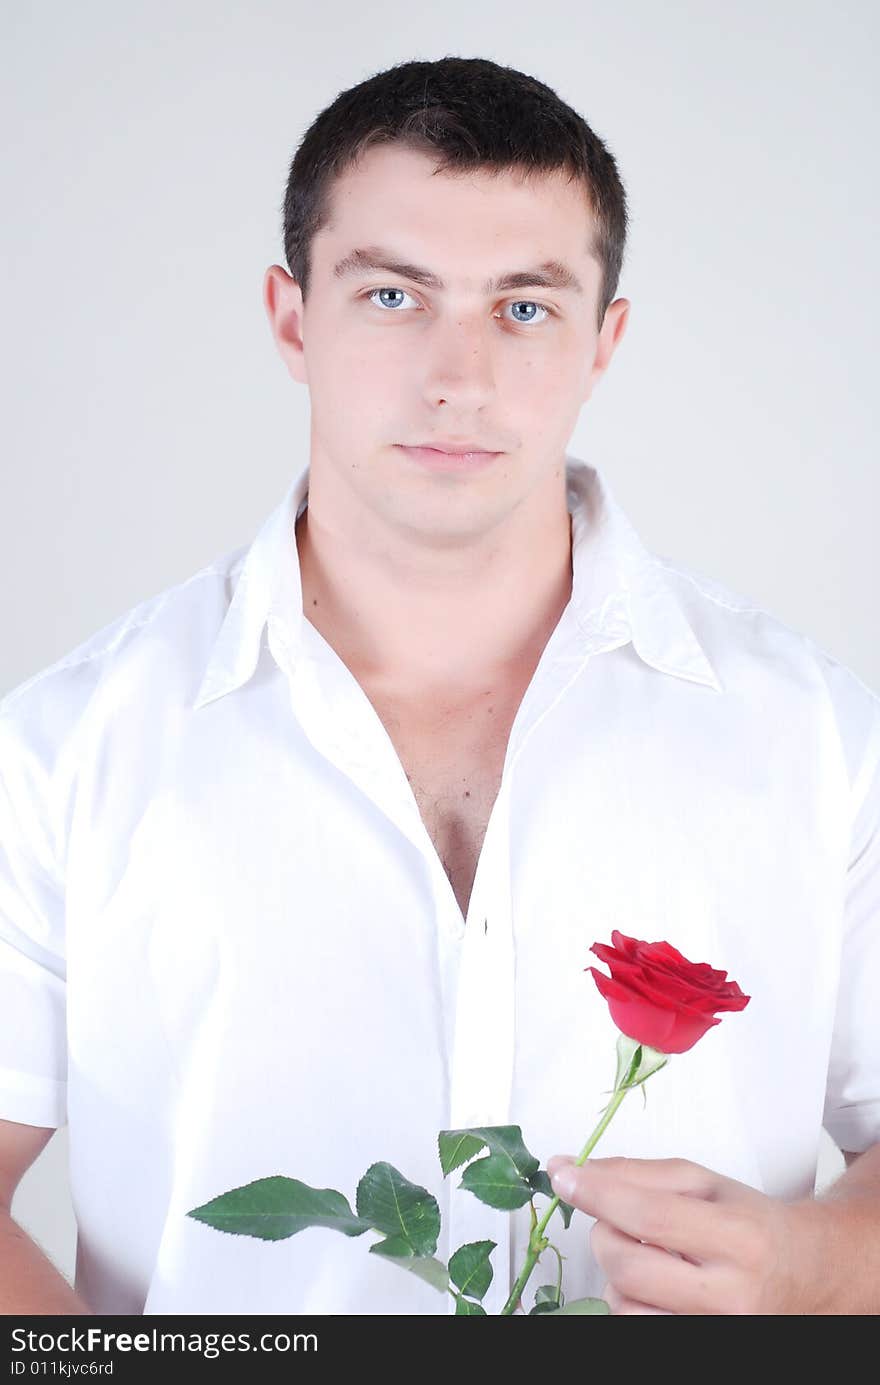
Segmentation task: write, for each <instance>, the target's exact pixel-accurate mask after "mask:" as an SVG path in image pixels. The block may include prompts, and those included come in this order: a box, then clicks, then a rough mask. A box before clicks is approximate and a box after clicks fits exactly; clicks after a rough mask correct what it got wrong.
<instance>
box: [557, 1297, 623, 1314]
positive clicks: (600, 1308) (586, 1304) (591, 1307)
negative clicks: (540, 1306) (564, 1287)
mask: <svg viewBox="0 0 880 1385" xmlns="http://www.w3.org/2000/svg"><path fill="white" fill-rule="evenodd" d="M551 1311H552V1312H553V1313H555V1314H556V1315H557V1316H558V1315H559V1314H560V1313H594V1314H602V1313H610V1312H611V1309H610V1308H609V1307H608V1304H607V1303H606V1302H605V1300H604V1298H576V1299H572V1300H571V1301H570V1302H569V1303H566V1305H565V1307H564V1308H554V1309H552V1310H551Z"/></svg>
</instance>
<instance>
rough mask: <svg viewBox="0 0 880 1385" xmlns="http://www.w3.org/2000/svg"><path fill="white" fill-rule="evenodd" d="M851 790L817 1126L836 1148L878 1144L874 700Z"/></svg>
mask: <svg viewBox="0 0 880 1385" xmlns="http://www.w3.org/2000/svg"><path fill="white" fill-rule="evenodd" d="M870 696H871V699H872V701H871V703H870V713H871V716H870V720H869V731H868V736H867V753H866V754H865V755H864V757H863V759H862V762H861V767H860V769H859V771H858V774H857V776H856V779H855V782H854V785H853V799H854V826H853V830H852V836H851V844H850V859H849V866H848V869H847V876H846V882H845V898H844V919H843V937H842V945H841V966H840V983H839V990H838V996H837V1010H836V1015H835V1022H834V1034H833V1038H832V1046H831V1057H830V1063H829V1068H828V1080H827V1086H826V1092H825V1112H824V1117H823V1125H824V1126H825V1129H826V1130H827V1131H828V1133H829V1134H830V1136H831V1138H832V1139H833V1140H834V1141H835V1142H836V1144H837V1145H838V1146H839V1148H840V1149H845V1150H849V1151H852V1152H853V1153H856V1154H861V1153H863V1152H864V1151H865V1150H866V1149H868V1148H869V1146H871V1145H873V1144H877V1143H880V698H877V697H876V696H875V695H874V694H871V695H870Z"/></svg>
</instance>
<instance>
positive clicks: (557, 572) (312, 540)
mask: <svg viewBox="0 0 880 1385" xmlns="http://www.w3.org/2000/svg"><path fill="white" fill-rule="evenodd" d="M296 542H297V550H298V554H299V565H300V574H301V578H302V591H303V612H304V614H305V616H306V618H307V619H308V620H309V621H310V622H311V623H312V625H314V626H315V628H316V629H317V630H318V631H319V633H320V634H321V635H322V636H323V638H324V639H325V640H326V641H327V643H328V644H329V645H330V646H331V647H332V648H333V649H334V650H335V651H336V653H337V654H338V655H339V657H340V658H341V659H342V660H343V662H344V663H345V664H346V665H347V666H348V668H349V669H350V670H351V672H352V673H353V674H354V676H355V677H356V678H357V679H358V680H359V681H361V682H362V683H364V684H365V685H366V684H369V686H370V687H373V688H377V689H379V688H381V689H384V690H385V691H387V692H389V693H394V694H399V695H400V696H406V695H410V694H411V695H412V696H414V697H418V696H420V695H424V694H427V693H434V694H442V695H444V696H446V697H447V698H449V699H451V700H455V698H456V697H457V696H459V695H460V697H461V700H462V702H467V700H468V699H469V698H470V697H472V696H479V695H481V694H482V693H484V692H485V690H486V688H487V687H488V686H490V684H494V685H496V686H497V685H499V684H502V683H510V682H519V681H523V672H524V671H526V675H527V676H526V677H525V679H524V681H525V683H527V682H528V681H529V679H530V677H531V672H532V671H533V670H534V668H535V666H536V665H537V662H538V660H539V658H540V656H541V652H542V650H543V649H544V646H545V645H546V643H547V641H548V639H549V638H550V636H551V634H552V633H553V630H554V629H555V628H556V625H557V624H558V622H559V619H560V617H561V615H562V612H563V611H564V609H565V607H566V606H567V604H568V602H569V600H570V597H571V585H572V570H571V517H570V515H569V514H568V511H567V509H565V508H562V509H561V510H560V511H559V512H558V513H556V514H554V515H553V516H552V522H550V523H549V524H548V523H545V524H544V525H543V526H542V528H541V530H540V533H532V534H531V535H530V537H529V540H528V541H526V540H525V539H524V538H521V539H520V540H518V541H516V542H511V543H509V544H507V545H505V544H504V543H498V542H496V543H495V544H494V545H492V546H491V547H489V546H486V547H484V548H483V549H482V551H480V550H478V549H476V550H473V551H471V552H469V553H467V554H463V553H462V552H461V551H458V552H456V553H449V554H448V555H447V556H448V563H447V565H446V568H445V570H443V571H438V569H437V566H436V563H433V562H432V563H430V564H420V562H419V555H418V554H417V553H414V552H407V551H405V550H401V551H398V552H394V553H390V552H389V551H388V549H387V548H383V549H382V550H381V551H380V552H377V551H376V550H375V549H372V548H371V546H370V545H369V544H359V543H358V542H357V541H356V539H354V538H351V539H350V540H347V539H346V537H345V536H344V535H342V534H340V533H339V532H338V529H337V528H336V527H334V526H333V525H324V524H323V523H322V517H321V515H320V513H316V514H314V515H311V516H310V512H309V509H308V508H307V509H306V510H304V511H303V513H302V514H301V515H300V517H299V518H298V520H297V522H296ZM435 558H436V555H435V554H432V555H431V559H432V560H433V559H435Z"/></svg>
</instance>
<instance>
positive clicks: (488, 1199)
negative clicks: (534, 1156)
mask: <svg viewBox="0 0 880 1385" xmlns="http://www.w3.org/2000/svg"><path fill="white" fill-rule="evenodd" d="M459 1187H460V1188H466V1189H467V1191H468V1192H469V1193H473V1194H474V1197H478V1198H479V1199H480V1201H481V1202H485V1203H486V1204H487V1205H488V1206H489V1207H497V1208H500V1210H501V1211H504V1212H510V1211H513V1209H514V1208H515V1207H523V1206H525V1204H526V1203H527V1202H529V1201H531V1197H532V1193H533V1191H534V1190H533V1188H532V1186H531V1184H530V1183H527V1182H526V1180H525V1179H524V1178H520V1176H519V1174H518V1173H517V1172H516V1170H515V1169H514V1167H513V1165H512V1164H511V1162H510V1160H509V1159H508V1157H507V1155H506V1154H490V1155H488V1156H487V1157H486V1158H485V1159H478V1160H477V1161H476V1163H474V1164H468V1166H467V1168H466V1169H465V1171H464V1175H463V1177H462V1180H461V1183H460V1184H459Z"/></svg>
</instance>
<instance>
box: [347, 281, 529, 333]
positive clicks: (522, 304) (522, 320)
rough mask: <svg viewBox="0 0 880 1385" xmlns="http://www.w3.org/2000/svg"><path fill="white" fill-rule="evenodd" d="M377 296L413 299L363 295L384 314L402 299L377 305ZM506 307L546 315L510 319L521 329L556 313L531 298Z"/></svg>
mask: <svg viewBox="0 0 880 1385" xmlns="http://www.w3.org/2000/svg"><path fill="white" fill-rule="evenodd" d="M377 294H382V295H386V296H387V295H393V294H399V295H401V297H403V298H411V297H412V295H411V294H408V293H407V292H406V290H405V289H396V288H379V289H371V290H370V291H369V292H368V293H366V294H364V295H363V296H364V297H365V298H366V299H367V301H368V302H370V303H373V304H374V306H375V307H377V308H380V310H381V311H383V312H384V311H388V312H395V311H396V310H397V309H398V308H399V307H400V299H398V301H397V302H396V303H388V302H380V303H376V302H375V301H374V300H375V299H376V296H377ZM412 301H413V302H415V299H412ZM505 306H506V307H509V308H515V309H521V308H530V309H535V308H536V309H537V310H538V312H540V313H543V314H544V317H543V318H536V317H535V316H534V314H533V315H532V316H531V317H524V318H523V317H514V318H509V319H508V321H512V322H514V323H516V324H517V325H519V326H520V327H528V326H529V324H530V323H532V322H536V321H537V322H543V321H545V319H546V318H547V317H553V316H555V312H554V309H553V308H548V307H546V306H545V305H544V304H543V303H536V302H535V301H534V299H531V298H519V299H516V300H515V301H513V302H511V303H508V304H506V305H505Z"/></svg>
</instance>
